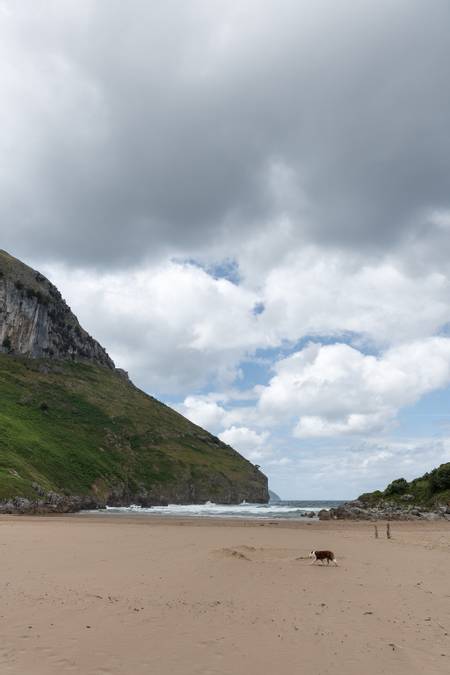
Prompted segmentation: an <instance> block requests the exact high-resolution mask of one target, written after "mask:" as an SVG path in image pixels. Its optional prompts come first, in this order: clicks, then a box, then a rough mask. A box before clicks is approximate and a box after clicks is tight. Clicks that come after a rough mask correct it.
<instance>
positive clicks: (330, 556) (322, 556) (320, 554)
mask: <svg viewBox="0 0 450 675" xmlns="http://www.w3.org/2000/svg"><path fill="white" fill-rule="evenodd" d="M309 557H310V558H313V561H312V563H311V565H314V563H315V562H316V561H317V560H320V562H321V563H322V565H324V564H325V560H326V561H327V565H329V564H330V562H332V563H334V564H335V565H336V567H337V566H338V564H337V560H336V558H335V555H334V553H333V551H311V553H310V554H309Z"/></svg>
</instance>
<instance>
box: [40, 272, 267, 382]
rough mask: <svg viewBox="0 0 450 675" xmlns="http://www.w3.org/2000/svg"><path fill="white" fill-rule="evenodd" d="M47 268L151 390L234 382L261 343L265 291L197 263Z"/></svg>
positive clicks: (92, 326)
mask: <svg viewBox="0 0 450 675" xmlns="http://www.w3.org/2000/svg"><path fill="white" fill-rule="evenodd" d="M46 271H47V273H48V274H49V276H50V277H51V278H52V280H53V281H54V282H55V283H57V285H58V286H59V287H60V288H61V289H62V290H63V292H64V295H65V296H66V297H68V298H70V299H71V302H72V300H73V302H72V306H73V309H74V311H76V313H77V314H78V315H79V316H80V319H81V320H82V322H83V324H84V325H85V326H86V327H87V328H88V329H89V331H91V332H92V333H93V334H94V335H95V336H96V338H97V339H99V340H100V342H102V343H103V344H104V345H106V347H107V348H108V350H109V351H110V353H111V355H112V357H113V358H114V359H115V361H116V362H117V364H118V365H120V366H121V367H122V368H125V369H126V370H129V371H130V372H131V374H132V376H133V379H135V380H136V382H138V383H140V384H141V386H144V387H145V388H147V389H149V390H151V391H155V390H156V391H159V392H165V393H167V392H172V393H173V392H177V391H187V392H192V391H195V389H197V388H198V387H201V386H203V385H205V384H207V383H208V382H214V381H217V382H220V383H221V384H224V383H229V382H231V381H233V380H234V379H235V378H236V377H237V376H238V364H239V361H240V360H241V358H242V356H243V355H244V354H245V353H246V351H247V350H253V349H255V348H256V347H257V346H258V345H259V343H260V339H261V338H260V335H259V332H258V328H257V324H258V316H257V315H255V313H254V311H253V310H254V306H255V303H256V302H257V299H258V296H256V295H255V294H254V293H253V292H252V291H249V290H246V289H245V288H244V287H241V286H237V285H235V284H233V283H231V282H230V281H228V280H227V279H223V278H220V279H216V278H214V277H213V276H211V275H210V274H208V273H207V272H206V271H204V270H203V269H201V268H199V267H198V266H195V265H192V264H187V263H185V264H181V263H175V262H170V261H169V262H163V263H161V264H159V265H155V266H152V267H145V268H143V269H141V270H136V271H134V272H133V273H130V272H124V273H120V274H119V273H117V274H115V275H111V274H100V275H98V274H95V273H92V272H90V271H89V270H79V271H73V270H70V269H67V267H64V266H62V267H52V268H48V269H47V270H46Z"/></svg>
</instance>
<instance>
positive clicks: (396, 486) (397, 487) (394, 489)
mask: <svg viewBox="0 0 450 675" xmlns="http://www.w3.org/2000/svg"><path fill="white" fill-rule="evenodd" d="M407 489H408V481H407V480H405V479H404V478H397V480H393V481H392V483H389V485H388V486H387V488H386V490H385V491H384V494H385V495H386V496H387V497H390V496H394V495H402V494H404V493H405V492H406V491H407Z"/></svg>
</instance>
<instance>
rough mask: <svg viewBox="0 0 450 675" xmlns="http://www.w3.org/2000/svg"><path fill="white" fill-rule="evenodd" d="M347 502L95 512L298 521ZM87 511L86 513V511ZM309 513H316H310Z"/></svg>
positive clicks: (124, 508) (180, 506) (179, 506)
mask: <svg viewBox="0 0 450 675" xmlns="http://www.w3.org/2000/svg"><path fill="white" fill-rule="evenodd" d="M343 503H344V501H327V500H313V499H304V500H286V501H283V500H280V501H272V502H269V503H268V504H250V503H247V502H242V504H235V505H229V504H214V503H213V502H207V503H206V504H169V505H168V506H152V507H150V508H144V507H141V506H134V505H131V506H122V507H113V506H108V507H107V508H106V509H105V510H102V511H95V513H97V514H100V513H101V514H104V515H105V516H108V515H112V514H115V515H127V516H129V515H135V516H150V517H151V516H158V517H161V516H167V517H178V518H179V517H188V518H205V517H207V518H245V519H250V520H251V519H255V520H264V519H270V520H296V519H300V518H301V519H305V518H317V513H318V512H319V511H320V510H321V509H330V508H332V507H336V506H339V505H340V504H343ZM85 513H86V512H85ZM307 514H314V515H313V516H312V515H307Z"/></svg>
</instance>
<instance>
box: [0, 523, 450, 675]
mask: <svg viewBox="0 0 450 675" xmlns="http://www.w3.org/2000/svg"><path fill="white" fill-rule="evenodd" d="M379 530H380V538H379V539H378V540H375V538H374V536H373V525H371V524H370V523H353V522H331V523H329V522H314V523H306V522H304V521H303V522H299V523H292V522H289V523H287V522H278V524H271V523H270V522H266V523H265V524H264V525H262V523H260V522H255V521H251V522H242V521H238V522H236V521H220V522H218V521H217V520H214V521H211V520H201V521H200V520H194V519H190V520H188V519H187V520H180V519H170V520H167V519H161V518H158V519H155V518H139V517H138V518H134V517H133V518H130V517H121V516H119V517H111V516H107V517H104V516H96V515H92V516H87V515H82V516H67V517H66V516H64V517H34V518H31V517H20V516H3V517H1V518H0V566H1V567H0V569H1V577H0V587H1V590H2V605H1V610H0V627H1V641H0V673H1V675H4V674H5V675H6V674H9V673H13V674H14V675H30V674H33V675H34V674H39V675H41V674H42V675H44V674H45V675H53V673H58V674H60V673H80V675H81V674H83V675H91V674H92V675H94V674H95V675H101V674H103V675H108V674H112V675H113V674H119V673H120V674H121V675H122V674H123V675H124V674H125V673H127V674H133V675H141V674H144V673H145V674H146V675H147V674H150V673H151V674H155V675H169V674H170V675H194V674H195V675H225V674H226V675H231V674H232V675H265V674H266V673H267V674H269V673H271V674H272V673H273V674H275V675H278V674H280V675H281V674H282V673H286V674H290V673H293V674H294V673H295V674H296V675H298V674H303V673H308V675H309V674H310V673H311V675H312V674H314V675H326V674H330V675H331V673H333V674H334V675H341V674H344V673H345V675H356V674H358V675H361V673H365V675H380V674H382V673H386V674H388V675H396V674H400V673H401V674H402V675H406V674H408V675H415V674H416V673H417V674H419V673H424V672H425V673H427V675H435V674H436V675H437V674H439V675H443V674H444V673H448V672H450V637H449V633H450V523H448V522H433V523H416V522H414V523H408V522H405V523H402V522H395V523H393V524H392V534H393V539H392V540H390V541H388V540H387V539H386V538H385V534H384V529H383V526H382V525H381V524H379ZM313 548H331V549H332V550H334V551H335V553H336V556H337V558H338V561H339V567H337V568H335V567H333V566H329V567H327V566H323V567H322V566H321V565H320V564H316V565H314V566H311V565H310V562H311V561H310V560H308V559H307V558H306V556H307V555H308V552H309V551H310V550H311V549H313Z"/></svg>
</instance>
